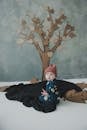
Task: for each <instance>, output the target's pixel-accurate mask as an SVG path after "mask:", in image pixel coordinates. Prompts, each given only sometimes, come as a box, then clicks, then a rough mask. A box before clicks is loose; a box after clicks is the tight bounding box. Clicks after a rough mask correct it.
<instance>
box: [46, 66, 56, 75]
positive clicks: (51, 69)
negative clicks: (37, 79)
mask: <svg viewBox="0 0 87 130" xmlns="http://www.w3.org/2000/svg"><path fill="white" fill-rule="evenodd" d="M47 72H52V73H54V74H55V75H56V76H57V71H56V65H55V64H51V65H49V66H48V67H47V68H46V69H45V74H46V73H47Z"/></svg>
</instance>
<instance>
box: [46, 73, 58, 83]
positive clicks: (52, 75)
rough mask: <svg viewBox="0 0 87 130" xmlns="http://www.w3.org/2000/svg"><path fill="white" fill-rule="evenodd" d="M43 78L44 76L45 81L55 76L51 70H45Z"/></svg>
mask: <svg viewBox="0 0 87 130" xmlns="http://www.w3.org/2000/svg"><path fill="white" fill-rule="evenodd" d="M45 78H46V80H47V81H53V80H54V79H55V78H56V76H55V74H54V73H52V72H47V73H46V74H45Z"/></svg>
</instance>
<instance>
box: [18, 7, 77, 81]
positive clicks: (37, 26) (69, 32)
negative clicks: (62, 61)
mask: <svg viewBox="0 0 87 130" xmlns="http://www.w3.org/2000/svg"><path fill="white" fill-rule="evenodd" d="M47 12H48V17H46V20H41V19H40V18H39V17H36V16H34V17H33V18H31V21H32V27H29V25H28V23H27V21H26V20H25V19H22V21H21V27H22V28H21V30H20V33H19V34H20V40H19V43H24V42H25V41H29V43H32V44H33V45H34V46H35V48H36V50H37V52H38V53H39V56H40V59H41V61H42V80H44V69H45V68H46V67H47V66H48V65H49V64H50V59H51V58H52V56H53V55H54V53H55V51H56V50H57V48H58V47H59V46H61V44H62V42H63V41H64V40H65V39H66V38H68V37H70V38H73V37H75V36H76V35H75V33H74V31H75V28H74V26H71V25H70V24H69V23H67V22H66V19H67V17H66V16H65V15H64V14H61V15H60V16H59V17H58V18H56V17H55V18H54V17H53V15H54V13H55V11H54V9H52V8H50V7H49V6H48V7H47ZM27 16H29V15H27ZM45 21H47V22H48V23H49V26H48V28H46V27H45V24H44V23H45ZM62 25H63V26H62ZM61 27H63V28H62V29H61V31H60V28H61ZM36 34H37V35H36ZM36 38H37V39H38V40H37V39H36ZM52 38H54V39H52ZM52 40H53V41H52Z"/></svg>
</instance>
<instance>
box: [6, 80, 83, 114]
mask: <svg viewBox="0 0 87 130" xmlns="http://www.w3.org/2000/svg"><path fill="white" fill-rule="evenodd" d="M46 83H47V81H42V82H38V83H35V84H18V85H13V86H10V87H9V88H7V89H6V90H5V91H6V94H5V95H6V97H7V98H8V99H9V100H17V101H20V102H22V103H23V104H24V105H25V106H28V107H31V106H32V107H34V108H35V109H37V110H39V111H43V112H51V111H53V110H55V109H56V104H57V103H59V100H58V102H57V103H56V104H52V103H51V104H49V103H48V104H45V105H44V106H43V104H41V103H40V102H39V101H38V97H39V96H40V95H41V91H42V89H45V86H46ZM54 83H55V85H56V87H57V91H58V93H59V94H58V96H59V97H61V98H62V97H64V95H65V94H66V92H67V91H69V90H72V89H74V90H76V91H78V92H79V91H82V89H81V88H80V87H78V86H77V85H76V84H74V83H71V82H67V81H64V80H57V79H55V80H54Z"/></svg>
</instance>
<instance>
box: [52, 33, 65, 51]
mask: <svg viewBox="0 0 87 130" xmlns="http://www.w3.org/2000/svg"><path fill="white" fill-rule="evenodd" d="M62 41H63V37H61V36H60V32H59V35H58V38H57V39H56V42H55V45H54V46H53V47H52V48H51V51H52V52H53V53H54V52H55V51H56V49H57V48H58V47H59V46H60V45H61V43H62Z"/></svg>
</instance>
